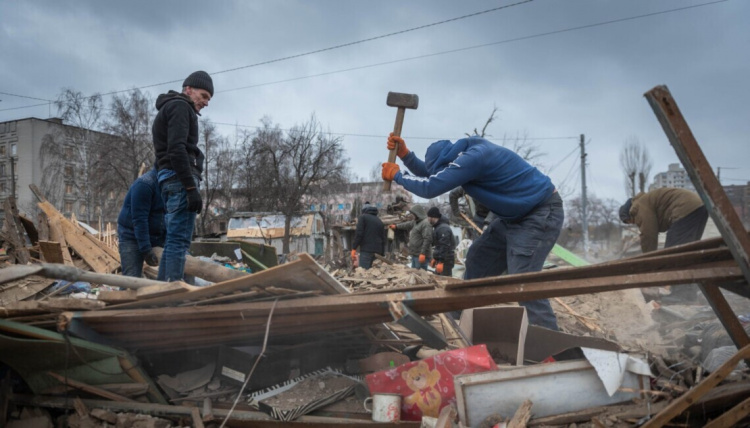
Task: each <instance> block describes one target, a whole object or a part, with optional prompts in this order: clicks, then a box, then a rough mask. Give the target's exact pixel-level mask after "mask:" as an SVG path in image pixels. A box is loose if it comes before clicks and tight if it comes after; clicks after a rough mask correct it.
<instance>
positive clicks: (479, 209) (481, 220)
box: [448, 187, 495, 240]
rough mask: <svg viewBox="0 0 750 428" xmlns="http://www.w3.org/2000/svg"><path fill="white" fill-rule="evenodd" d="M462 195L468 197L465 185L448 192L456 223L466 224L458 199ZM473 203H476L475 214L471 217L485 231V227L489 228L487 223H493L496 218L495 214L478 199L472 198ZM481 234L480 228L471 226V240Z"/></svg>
mask: <svg viewBox="0 0 750 428" xmlns="http://www.w3.org/2000/svg"><path fill="white" fill-rule="evenodd" d="M462 197H466V191H465V190H464V188H463V187H456V188H455V189H453V190H451V192H450V193H449V194H448V202H449V203H450V206H451V214H452V215H453V217H454V219H452V220H453V221H454V223H459V224H466V220H465V219H464V218H463V217H462V216H461V210H460V209H459V208H458V200H459V199H461V198H462ZM469 198H470V197H468V198H467V201H468V199H469ZM472 203H473V204H474V214H473V215H472V217H471V221H473V222H474V224H475V225H476V226H477V227H478V228H480V229H481V230H482V231H484V229H486V228H487V225H489V224H490V223H492V220H494V219H495V214H493V213H492V211H490V209H489V208H487V207H486V206H484V205H483V204H480V203H479V202H477V201H474V200H472ZM480 234H481V233H479V231H478V230H475V229H474V228H473V227H469V238H470V239H471V240H474V239H476V238H477V236H479V235H480Z"/></svg>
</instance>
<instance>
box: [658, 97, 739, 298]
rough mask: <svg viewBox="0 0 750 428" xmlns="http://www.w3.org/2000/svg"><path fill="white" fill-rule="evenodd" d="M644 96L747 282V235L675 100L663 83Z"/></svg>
mask: <svg viewBox="0 0 750 428" xmlns="http://www.w3.org/2000/svg"><path fill="white" fill-rule="evenodd" d="M644 96H645V97H646V99H647V100H648V103H649V104H650V105H651V108H652V109H653V110H654V114H655V115H656V117H657V119H658V120H659V123H661V126H662V128H663V129H664V133H665V134H667V138H668V139H669V142H670V143H671V144H672V147H674V150H675V152H676V153H677V157H678V158H679V159H680V162H682V165H683V167H684V168H685V171H686V172H687V174H688V176H689V177H690V181H692V183H693V186H694V187H695V190H696V191H697V192H698V194H699V195H700V197H701V199H702V200H703V203H704V204H705V205H706V208H707V209H708V213H709V214H710V215H711V218H712V219H713V220H714V223H716V228H717V229H719V232H721V236H722V237H723V238H724V242H726V243H727V246H728V247H729V250H730V251H731V253H732V256H734V259H735V260H736V261H737V264H738V265H739V267H740V269H741V270H742V273H743V275H744V276H745V281H747V282H748V284H750V237H748V235H747V231H746V230H745V227H744V226H743V225H742V220H740V217H739V215H738V214H737V212H736V211H735V210H734V208H733V207H732V203H731V202H730V201H729V198H728V197H727V194H726V193H725V192H724V188H723V187H721V183H719V180H718V179H717V178H716V176H715V175H714V173H713V169H712V168H711V165H710V164H709V163H708V160H706V156H705V155H704V154H703V151H702V150H701V148H700V146H699V145H698V142H697V141H696V139H695V137H694V136H693V132H692V131H691V130H690V127H689V126H688V124H687V121H686V120H685V118H684V117H683V116H682V112H680V108H679V107H678V106H677V102H676V101H675V99H674V98H673V97H672V94H671V93H670V92H669V89H668V88H667V87H666V86H665V85H660V86H656V87H654V88H653V89H651V90H650V91H648V92H646V93H645V94H644Z"/></svg>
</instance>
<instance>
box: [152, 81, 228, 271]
mask: <svg viewBox="0 0 750 428" xmlns="http://www.w3.org/2000/svg"><path fill="white" fill-rule="evenodd" d="M213 95H214V84H213V81H212V80H211V76H209V75H208V73H206V72H205V71H196V72H194V73H192V74H191V75H190V76H188V77H187V79H185V81H184V82H183V83H182V93H177V92H175V91H169V92H167V93H166V94H161V95H159V96H158V97H157V99H156V109H157V110H159V112H158V113H157V114H156V118H155V119H154V125H153V127H152V133H153V139H154V151H155V152H156V165H157V167H158V170H159V172H158V177H159V185H160V186H161V196H162V199H163V200H164V205H165V206H166V210H167V215H166V223H167V238H166V242H165V244H164V251H163V253H162V257H161V262H160V263H159V276H158V277H157V279H159V280H160V281H180V280H182V279H183V275H184V271H185V255H186V254H187V251H188V250H189V249H190V242H191V241H192V237H193V228H194V227H195V217H196V215H197V214H200V212H201V208H202V206H203V200H202V199H201V194H200V182H201V174H202V173H203V159H204V156H203V152H201V150H200V149H199V148H198V115H199V114H200V111H201V110H202V109H203V108H204V107H207V106H208V102H209V101H210V100H211V97H213Z"/></svg>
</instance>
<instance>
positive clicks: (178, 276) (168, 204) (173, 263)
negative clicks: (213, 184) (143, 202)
mask: <svg viewBox="0 0 750 428" xmlns="http://www.w3.org/2000/svg"><path fill="white" fill-rule="evenodd" d="M195 183H196V187H198V188H199V189H200V187H199V186H200V184H199V183H200V181H199V180H198V179H196V180H195ZM160 184H161V197H162V199H163V200H164V209H165V210H166V215H165V216H164V221H165V223H166V226H167V238H166V241H165V242H164V252H163V253H162V255H161V260H160V261H159V276H157V279H158V280H159V281H182V279H183V275H184V272H185V256H186V254H187V252H188V250H189V249H190V242H191V241H192V239H193V227H194V226H195V216H196V213H192V212H189V211H188V210H187V191H186V190H185V188H184V187H183V186H182V183H181V182H180V180H177V179H171V180H170V179H168V180H166V181H163V182H162V183H160Z"/></svg>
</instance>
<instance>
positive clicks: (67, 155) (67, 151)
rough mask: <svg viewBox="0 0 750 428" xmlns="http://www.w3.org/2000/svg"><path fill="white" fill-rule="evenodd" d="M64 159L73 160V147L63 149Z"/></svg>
mask: <svg viewBox="0 0 750 428" xmlns="http://www.w3.org/2000/svg"><path fill="white" fill-rule="evenodd" d="M65 159H73V147H71V146H68V147H66V148H65Z"/></svg>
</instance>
